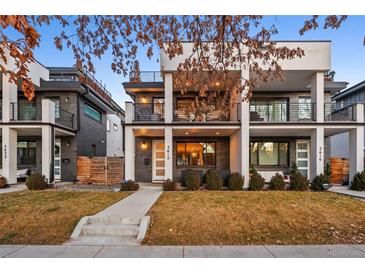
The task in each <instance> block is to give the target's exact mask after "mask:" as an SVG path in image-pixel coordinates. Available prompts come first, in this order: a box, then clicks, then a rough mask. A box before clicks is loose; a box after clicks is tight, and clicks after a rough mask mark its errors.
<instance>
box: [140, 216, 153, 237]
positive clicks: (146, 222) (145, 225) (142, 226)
mask: <svg viewBox="0 0 365 274" xmlns="http://www.w3.org/2000/svg"><path fill="white" fill-rule="evenodd" d="M150 222H151V217H150V216H143V217H142V219H141V223H140V224H139V231H138V235H137V241H143V239H144V237H145V236H146V233H147V230H148V226H149V225H150Z"/></svg>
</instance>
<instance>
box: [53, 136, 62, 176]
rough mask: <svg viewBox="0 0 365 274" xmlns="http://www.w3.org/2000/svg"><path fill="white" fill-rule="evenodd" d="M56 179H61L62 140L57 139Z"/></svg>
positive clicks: (55, 151)
mask: <svg viewBox="0 0 365 274" xmlns="http://www.w3.org/2000/svg"><path fill="white" fill-rule="evenodd" d="M54 179H55V180H56V181H60V180H61V140H60V139H55V142H54Z"/></svg>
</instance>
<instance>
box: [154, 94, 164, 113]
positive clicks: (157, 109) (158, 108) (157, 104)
mask: <svg viewBox="0 0 365 274" xmlns="http://www.w3.org/2000/svg"><path fill="white" fill-rule="evenodd" d="M164 104H165V99H164V98H153V113H157V114H160V115H161V118H163V117H164Z"/></svg>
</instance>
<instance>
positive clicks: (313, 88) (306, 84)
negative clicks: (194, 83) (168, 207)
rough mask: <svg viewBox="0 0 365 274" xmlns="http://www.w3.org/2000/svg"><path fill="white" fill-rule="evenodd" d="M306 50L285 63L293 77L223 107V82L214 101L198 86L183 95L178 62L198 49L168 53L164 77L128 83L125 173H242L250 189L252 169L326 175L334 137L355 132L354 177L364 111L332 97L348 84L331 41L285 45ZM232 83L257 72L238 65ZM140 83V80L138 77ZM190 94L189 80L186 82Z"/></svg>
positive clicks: (141, 177) (145, 178)
mask: <svg viewBox="0 0 365 274" xmlns="http://www.w3.org/2000/svg"><path fill="white" fill-rule="evenodd" d="M276 43H277V44H278V45H285V46H287V47H289V48H297V47H300V48H302V49H303V50H304V52H305V56H303V57H302V58H296V59H292V60H284V61H280V64H281V67H282V69H283V71H284V76H285V80H284V81H281V80H275V81H270V82H262V83H259V85H257V86H256V88H255V90H254V91H253V96H252V97H251V98H250V100H249V101H248V100H242V98H244V97H245V94H239V95H238V96H236V98H229V100H234V102H231V103H230V104H229V105H230V107H229V109H228V110H226V109H223V108H221V104H220V103H219V101H220V100H223V99H224V98H223V92H222V91H223V90H226V89H227V88H228V89H229V88H231V86H229V83H228V84H227V86H224V84H223V83H221V82H217V83H215V84H214V86H212V87H210V89H211V90H212V91H216V94H217V96H216V98H215V99H214V100H206V99H205V98H199V99H198V102H200V103H201V104H200V103H199V104H200V105H204V107H203V108H201V107H194V104H195V103H194V100H196V98H197V94H196V92H194V91H193V87H191V88H190V90H189V92H187V93H184V94H182V93H181V92H180V89H179V88H178V87H176V83H175V79H176V73H177V68H178V64H179V63H181V62H183V61H184V60H185V59H186V58H187V57H188V56H190V55H191V54H194V53H193V52H192V44H191V43H185V44H184V53H183V54H182V55H179V56H177V57H175V58H172V59H170V58H169V57H168V56H167V55H165V54H164V53H161V56H160V62H161V70H160V71H159V72H141V75H140V77H139V81H138V82H136V81H135V79H130V81H129V82H126V83H124V88H125V90H126V92H127V93H128V94H129V95H130V96H131V97H132V98H133V102H127V103H126V117H125V174H126V175H125V176H126V179H133V180H136V181H137V182H150V181H153V182H154V181H162V180H165V179H167V178H174V179H176V180H178V181H180V180H181V172H182V171H183V170H186V169H199V170H207V169H211V168H212V169H217V170H221V169H223V170H228V169H229V170H231V171H237V172H240V173H241V174H242V175H243V176H244V188H247V187H248V183H249V170H250V166H255V167H256V169H257V170H258V171H259V172H262V171H270V172H275V171H282V172H283V173H284V174H285V173H287V172H289V169H290V166H291V163H292V162H296V163H297V164H298V167H299V170H300V171H301V172H302V173H303V174H305V175H306V176H307V177H308V178H309V179H310V178H313V177H314V176H316V175H318V174H320V173H323V172H324V166H325V162H326V159H327V157H329V156H330V140H329V137H331V136H333V135H336V134H340V133H344V132H348V134H349V137H348V138H349V142H350V143H351V149H350V154H349V157H350V159H351V160H350V176H352V175H353V174H354V173H355V172H356V171H360V170H363V146H364V109H363V105H362V104H355V105H351V106H348V107H345V108H343V109H341V110H338V109H337V108H336V107H335V105H334V104H332V103H331V93H335V92H337V91H339V90H341V89H343V88H344V87H346V83H345V82H335V81H334V80H333V79H331V78H330V77H327V73H328V72H329V71H330V70H331V42H330V41H281V42H280V41H278V42H276ZM229 73H230V78H232V79H234V78H240V77H241V76H242V78H243V79H248V78H251V77H253V72H252V71H249V70H248V69H240V68H239V66H238V65H237V66H234V67H232V68H231V70H230V71H229ZM131 78H133V77H131ZM186 85H187V87H188V89H189V83H186Z"/></svg>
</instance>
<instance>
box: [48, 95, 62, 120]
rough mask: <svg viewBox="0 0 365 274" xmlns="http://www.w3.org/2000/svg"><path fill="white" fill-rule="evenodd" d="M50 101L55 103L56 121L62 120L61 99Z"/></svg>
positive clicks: (53, 98) (56, 98)
mask: <svg viewBox="0 0 365 274" xmlns="http://www.w3.org/2000/svg"><path fill="white" fill-rule="evenodd" d="M49 100H51V101H52V102H53V103H54V106H55V110H54V115H55V118H56V119H59V118H60V97H49Z"/></svg>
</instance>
